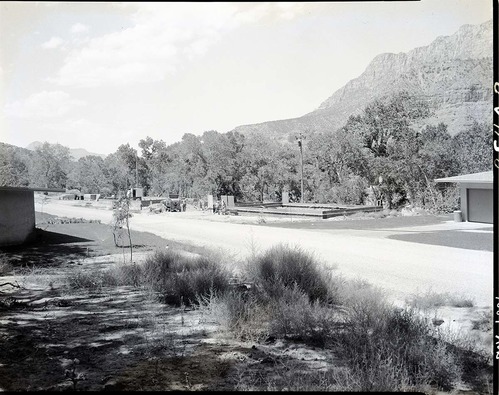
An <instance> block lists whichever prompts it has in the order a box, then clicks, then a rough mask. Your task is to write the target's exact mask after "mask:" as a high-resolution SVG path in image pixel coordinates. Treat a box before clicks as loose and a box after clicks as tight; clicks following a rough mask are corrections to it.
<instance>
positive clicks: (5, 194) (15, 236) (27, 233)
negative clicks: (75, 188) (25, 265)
mask: <svg viewBox="0 0 499 395" xmlns="http://www.w3.org/2000/svg"><path fill="white" fill-rule="evenodd" d="M35 191H40V192H65V190H64V189H49V188H19V187H6V186H0V246H9V245H17V244H23V243H25V242H27V241H29V240H30V239H31V238H32V237H33V235H34V231H35V194H34V192H35Z"/></svg>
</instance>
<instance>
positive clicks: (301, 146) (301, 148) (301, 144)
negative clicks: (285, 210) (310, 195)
mask: <svg viewBox="0 0 499 395" xmlns="http://www.w3.org/2000/svg"><path fill="white" fill-rule="evenodd" d="M304 139H305V137H304V136H303V134H302V133H301V132H300V135H299V136H298V137H296V140H297V141H298V147H300V169H301V170H300V174H301V196H300V203H303V140H304Z"/></svg>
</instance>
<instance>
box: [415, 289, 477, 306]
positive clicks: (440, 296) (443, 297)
mask: <svg viewBox="0 0 499 395" xmlns="http://www.w3.org/2000/svg"><path fill="white" fill-rule="evenodd" d="M406 304H407V305H409V306H412V307H414V308H416V309H420V310H429V309H433V308H438V307H442V306H451V307H474V306H475V302H474V300H473V299H472V298H470V297H468V296H466V295H459V294H450V293H448V292H434V291H431V290H429V291H427V292H425V293H424V294H419V295H413V296H412V297H410V298H408V299H407V300H406Z"/></svg>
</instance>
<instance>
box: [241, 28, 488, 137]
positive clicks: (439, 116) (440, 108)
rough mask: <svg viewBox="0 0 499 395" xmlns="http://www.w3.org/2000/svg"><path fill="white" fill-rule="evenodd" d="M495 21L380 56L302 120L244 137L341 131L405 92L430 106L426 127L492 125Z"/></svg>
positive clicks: (259, 127) (267, 125)
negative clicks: (374, 105)
mask: <svg viewBox="0 0 499 395" xmlns="http://www.w3.org/2000/svg"><path fill="white" fill-rule="evenodd" d="M492 26H493V25H492V21H488V22H485V23H483V24H481V25H464V26H462V27H461V28H460V29H459V30H458V31H457V32H456V33H455V34H453V35H451V36H443V37H438V38H437V39H436V40H435V41H433V42H432V43H431V44H430V45H428V46H426V47H419V48H415V49H413V50H412V51H409V52H407V53H399V54H393V53H385V54H381V55H378V56H376V57H375V58H374V59H373V60H372V62H371V63H370V64H369V66H368V67H367V68H366V70H365V71H364V73H362V74H361V75H360V76H359V77H358V78H355V79H353V80H351V81H349V82H348V83H347V84H346V85H345V86H344V87H343V88H341V89H339V90H338V91H336V92H335V93H334V94H333V95H332V96H330V97H329V98H328V99H326V100H325V101H324V102H323V103H322V104H321V105H320V106H319V108H318V109H317V110H315V111H312V112H311V113H308V114H306V115H304V116H302V117H299V118H294V119H287V120H281V121H271V122H264V123H261V124H255V125H244V126H239V127H237V128H236V129H235V130H236V131H238V132H240V133H248V132H252V131H263V132H265V133H269V134H275V135H280V136H284V135H289V134H295V133H298V132H300V131H306V130H310V131H321V130H326V129H329V130H331V129H337V128H340V127H341V126H343V125H344V124H345V122H346V121H347V119H348V117H349V116H350V115H353V114H357V113H359V112H360V111H362V109H363V108H364V107H365V106H366V105H367V104H368V103H369V102H370V101H372V100H374V99H376V98H380V97H383V96H388V95H392V94H395V93H397V92H399V91H401V90H407V91H409V92H411V93H412V94H414V95H415V96H416V97H418V98H420V99H423V100H426V101H428V102H429V103H430V105H431V108H432V110H433V115H432V117H431V118H430V119H428V120H426V122H425V123H427V124H437V123H439V122H444V123H446V124H447V125H448V126H449V132H450V133H451V134H453V135H454V134H457V133H459V132H460V131H462V130H464V129H466V128H467V127H468V126H470V125H471V124H472V123H473V121H474V120H476V121H478V122H492V111H491V107H492V97H493V93H492V86H493V68H492V67H493V59H492V36H493V34H492Z"/></svg>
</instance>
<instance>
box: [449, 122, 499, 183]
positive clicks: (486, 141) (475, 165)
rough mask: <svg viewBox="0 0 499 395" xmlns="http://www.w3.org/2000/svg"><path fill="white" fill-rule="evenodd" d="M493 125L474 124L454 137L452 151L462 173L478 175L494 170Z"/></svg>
mask: <svg viewBox="0 0 499 395" xmlns="http://www.w3.org/2000/svg"><path fill="white" fill-rule="evenodd" d="M491 129H492V125H487V124H486V123H478V122H474V123H473V125H472V126H471V127H470V128H469V129H467V130H465V131H463V132H461V133H458V134H457V135H455V136H454V138H453V145H452V150H453V152H454V155H455V158H456V160H457V161H458V162H459V163H460V173H463V174H467V173H478V172H482V171H488V170H492V161H493V155H492V148H491V147H492V144H493V133H492V131H491Z"/></svg>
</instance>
